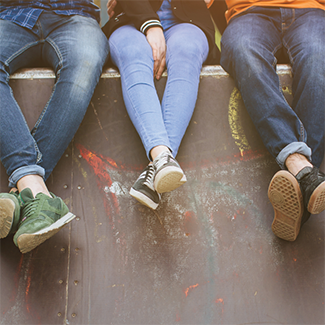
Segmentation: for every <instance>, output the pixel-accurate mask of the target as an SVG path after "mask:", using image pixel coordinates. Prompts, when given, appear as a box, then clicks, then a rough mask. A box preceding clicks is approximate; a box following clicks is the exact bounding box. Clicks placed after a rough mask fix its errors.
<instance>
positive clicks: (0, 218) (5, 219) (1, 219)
mask: <svg viewBox="0 0 325 325" xmlns="http://www.w3.org/2000/svg"><path fill="white" fill-rule="evenodd" d="M14 214H15V204H14V203H13V202H12V200H10V199H7V198H2V199H0V238H5V237H7V236H8V235H9V233H10V229H11V226H12V223H13V219H14Z"/></svg>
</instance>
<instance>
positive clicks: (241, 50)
mask: <svg viewBox="0 0 325 325" xmlns="http://www.w3.org/2000/svg"><path fill="white" fill-rule="evenodd" d="M221 43H222V51H221V52H222V53H221V65H222V66H223V68H224V69H225V70H226V71H228V72H229V74H230V75H231V76H232V77H233V78H234V79H235V81H236V85H237V87H238V89H239V90H240V92H241V95H242V98H243V101H244V104H245V106H246V108H247V111H248V113H249V114H250V116H251V118H252V120H253V122H254V124H255V126H256V128H257V131H258V132H259V134H260V136H261V138H262V140H263V142H264V144H265V146H266V148H267V149H268V150H269V152H270V153H271V154H272V155H273V156H274V157H275V158H276V161H277V163H278V164H279V166H280V167H281V168H283V169H285V168H286V167H285V161H286V159H287V157H288V156H289V155H290V154H292V153H301V154H303V155H305V156H306V157H307V158H308V159H309V160H311V161H312V162H313V164H314V165H315V166H319V165H320V164H321V162H322V160H323V157H324V111H325V12H324V11H323V10H320V9H284V8H261V7H253V8H251V9H248V10H247V11H246V12H244V13H242V14H240V15H239V16H238V17H236V16H235V17H234V18H232V19H231V20H230V22H229V24H228V26H227V28H226V31H225V32H224V34H223V36H222V40H221ZM282 48H283V49H284V50H285V51H287V53H288V56H289V59H290V63H291V65H292V73H293V81H292V93H293V102H292V106H291V107H290V106H289V105H288V103H287V102H286V100H285V98H284V96H283V94H282V91H281V87H280V84H279V78H278V76H277V74H276V70H275V66H276V63H277V60H276V57H275V54H276V53H277V52H278V51H279V50H280V49H282Z"/></svg>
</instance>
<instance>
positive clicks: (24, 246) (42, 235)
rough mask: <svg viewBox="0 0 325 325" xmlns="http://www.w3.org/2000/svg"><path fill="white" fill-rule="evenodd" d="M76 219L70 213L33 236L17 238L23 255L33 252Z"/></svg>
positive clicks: (23, 235)
mask: <svg viewBox="0 0 325 325" xmlns="http://www.w3.org/2000/svg"><path fill="white" fill-rule="evenodd" d="M75 217H76V216H75V215H74V214H73V213H71V212H68V213H67V214H66V215H64V216H63V217H61V218H60V219H59V220H57V221H56V222H54V223H53V224H52V225H50V226H49V227H46V228H44V229H41V230H39V231H37V232H35V233H32V234H21V235H20V236H19V237H18V238H17V244H18V248H19V250H20V251H21V252H22V253H23V254H25V253H28V252H30V251H31V250H33V249H34V248H36V247H37V246H39V245H40V244H42V243H43V242H45V240H47V239H49V238H50V237H52V236H53V235H55V234H56V233H57V232H58V231H59V230H60V229H61V228H63V227H64V226H65V225H66V224H68V223H69V222H70V221H72V220H73V219H74V218H75Z"/></svg>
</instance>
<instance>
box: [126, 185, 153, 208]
mask: <svg viewBox="0 0 325 325" xmlns="http://www.w3.org/2000/svg"><path fill="white" fill-rule="evenodd" d="M130 195H131V196H132V197H134V198H135V199H136V200H138V201H139V202H140V203H141V204H143V205H145V206H147V207H148V208H150V209H152V210H156V209H157V207H158V205H159V204H157V203H155V202H153V201H152V200H150V199H149V198H148V197H147V196H146V195H144V194H143V193H141V192H139V191H136V190H135V189H133V188H132V187H131V189H130Z"/></svg>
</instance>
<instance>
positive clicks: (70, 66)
mask: <svg viewBox="0 0 325 325" xmlns="http://www.w3.org/2000/svg"><path fill="white" fill-rule="evenodd" d="M0 44H1V45H0V46H1V49H0V94H1V101H0V155H1V162H2V163H3V165H4V167H5V169H6V171H7V174H8V175H9V176H10V177H9V187H15V186H16V183H17V181H18V180H19V179H20V178H22V177H24V176H26V175H31V174H34V175H40V176H42V177H43V178H44V179H45V180H46V179H47V178H48V176H49V175H50V173H51V172H52V170H53V169H54V167H55V165H56V164H57V162H58V161H59V159H60V157H61V156H62V154H63V153H64V151H65V149H66V148H67V146H68V145H69V143H70V141H71V140H72V138H73V136H74V134H75V132H76V131H77V129H78V127H79V124H80V123H81V121H82V119H83V117H84V114H85V112H86V110H87V107H88V105H89V102H90V100H91V97H92V94H93V91H94V89H95V86H96V84H97V82H98V80H99V77H100V75H101V71H102V67H103V64H104V63H105V60H106V57H107V55H108V43H107V39H106V37H105V35H104V34H103V33H102V31H101V29H100V27H99V25H98V23H97V21H96V20H95V19H93V18H88V17H83V16H79V15H74V16H59V15H57V14H54V13H52V12H48V11H45V12H43V13H42V14H41V16H40V18H39V20H38V21H37V23H36V25H35V26H34V28H33V30H29V29H27V28H23V27H21V26H18V25H16V24H15V23H13V22H10V21H6V20H0ZM41 60H43V61H45V62H46V63H47V64H48V65H50V66H51V67H52V68H53V69H54V71H55V74H56V83H55V86H54V89H53V92H52V95H51V98H50V99H49V101H48V103H47V104H46V107H45V108H44V110H43V111H42V113H41V115H40V117H39V119H38V121H37V122H36V125H35V127H34V128H33V130H32V132H30V130H29V128H28V126H27V123H26V121H25V118H24V116H23V114H22V112H21V110H20V108H19V106H18V104H17V102H16V100H15V99H14V97H13V93H12V90H11V88H10V86H9V76H10V74H12V73H14V72H15V71H16V70H17V69H19V68H22V67H28V66H30V65H35V64H37V63H39V62H40V61H41Z"/></svg>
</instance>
